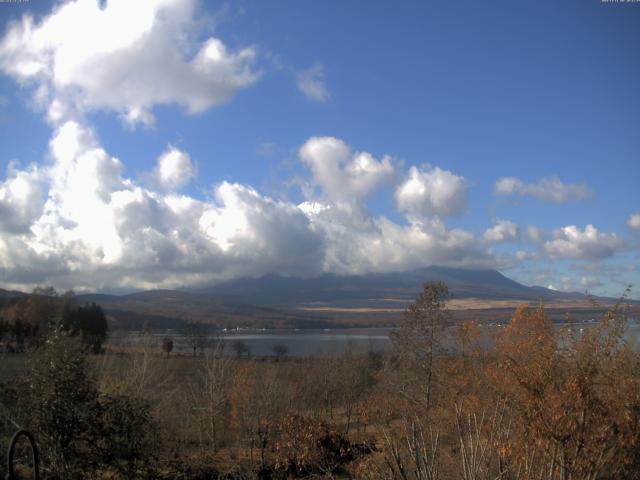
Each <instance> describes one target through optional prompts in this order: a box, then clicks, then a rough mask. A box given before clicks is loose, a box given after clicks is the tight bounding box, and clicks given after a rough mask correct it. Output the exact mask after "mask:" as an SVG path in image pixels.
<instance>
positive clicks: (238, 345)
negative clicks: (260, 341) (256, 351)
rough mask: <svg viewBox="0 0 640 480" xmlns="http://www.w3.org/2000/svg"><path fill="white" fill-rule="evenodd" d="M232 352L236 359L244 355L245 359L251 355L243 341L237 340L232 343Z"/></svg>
mask: <svg viewBox="0 0 640 480" xmlns="http://www.w3.org/2000/svg"><path fill="white" fill-rule="evenodd" d="M233 350H234V351H235V352H236V355H237V356H238V358H240V357H241V356H242V355H244V354H245V353H246V354H247V357H248V356H250V355H251V349H250V348H249V346H248V345H247V344H246V343H245V341H244V340H240V339H238V340H236V341H235V342H233Z"/></svg>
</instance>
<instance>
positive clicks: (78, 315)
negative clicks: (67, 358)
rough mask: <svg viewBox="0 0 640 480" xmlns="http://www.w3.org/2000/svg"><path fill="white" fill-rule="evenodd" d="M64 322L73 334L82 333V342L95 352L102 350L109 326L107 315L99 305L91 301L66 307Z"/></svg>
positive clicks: (64, 325) (66, 328) (65, 326)
mask: <svg viewBox="0 0 640 480" xmlns="http://www.w3.org/2000/svg"><path fill="white" fill-rule="evenodd" d="M62 324H63V327H64V328H65V330H67V331H69V333H70V334H71V335H80V337H81V339H82V343H84V344H85V345H87V346H88V347H89V348H90V349H91V351H92V352H93V353H100V352H101V351H102V344H103V343H104V341H105V340H106V339H107V332H108V329H109V326H108V324H107V317H106V315H105V314H104V311H103V310H102V308H101V307H100V306H99V305H96V304H95V303H93V302H92V303H90V304H87V305H84V306H79V307H75V308H74V307H71V306H70V305H68V306H66V307H65V311H64V314H63V319H62Z"/></svg>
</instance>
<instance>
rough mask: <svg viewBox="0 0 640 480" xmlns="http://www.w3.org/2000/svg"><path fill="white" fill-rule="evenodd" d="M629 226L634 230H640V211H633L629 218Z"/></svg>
mask: <svg viewBox="0 0 640 480" xmlns="http://www.w3.org/2000/svg"><path fill="white" fill-rule="evenodd" d="M627 226H628V227H629V228H631V229H633V230H640V213H633V214H631V215H630V216H629V219H628V220H627Z"/></svg>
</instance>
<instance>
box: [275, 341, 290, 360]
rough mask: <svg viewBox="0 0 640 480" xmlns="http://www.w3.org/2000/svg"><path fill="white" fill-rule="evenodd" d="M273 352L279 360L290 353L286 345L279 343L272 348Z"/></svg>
mask: <svg viewBox="0 0 640 480" xmlns="http://www.w3.org/2000/svg"><path fill="white" fill-rule="evenodd" d="M271 351H273V353H275V354H276V357H278V359H280V358H282V357H284V356H285V355H286V354H287V353H289V347H287V346H286V345H285V344H284V343H278V344H277V345H274V346H273V347H271Z"/></svg>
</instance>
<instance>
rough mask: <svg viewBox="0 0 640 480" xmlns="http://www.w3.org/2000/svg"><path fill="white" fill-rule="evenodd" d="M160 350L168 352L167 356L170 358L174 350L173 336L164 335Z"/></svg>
mask: <svg viewBox="0 0 640 480" xmlns="http://www.w3.org/2000/svg"><path fill="white" fill-rule="evenodd" d="M160 350H162V351H163V352H164V353H166V354H167V358H169V354H170V353H171V351H172V350H173V340H172V339H171V337H164V338H163V339H162V343H160Z"/></svg>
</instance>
